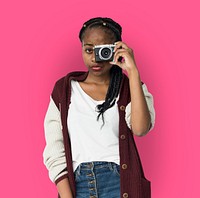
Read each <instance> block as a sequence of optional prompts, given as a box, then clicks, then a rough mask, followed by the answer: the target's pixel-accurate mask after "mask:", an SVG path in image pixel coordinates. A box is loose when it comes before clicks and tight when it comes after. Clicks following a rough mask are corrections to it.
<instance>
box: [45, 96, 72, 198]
mask: <svg viewBox="0 0 200 198" xmlns="http://www.w3.org/2000/svg"><path fill="white" fill-rule="evenodd" d="M44 129H45V140H46V146H45V149H44V151H43V160H44V164H45V166H46V168H47V169H48V171H49V177H50V179H51V181H52V182H54V183H55V184H56V185H57V189H58V192H59V194H61V195H62V196H61V198H64V197H65V196H64V195H66V193H67V192H68V195H69V196H68V197H69V198H70V195H71V193H70V192H71V191H70V187H69V182H68V179H67V164H66V158H65V150H64V144H63V134H62V124H61V117H60V111H59V110H58V108H57V106H56V105H55V103H54V101H53V99H52V98H51V97H50V103H49V106H48V110H47V113H46V116H45V119H44ZM66 191H67V192H66ZM68 197H67V198H68Z"/></svg>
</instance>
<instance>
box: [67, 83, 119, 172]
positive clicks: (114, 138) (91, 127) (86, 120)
mask: <svg viewBox="0 0 200 198" xmlns="http://www.w3.org/2000/svg"><path fill="white" fill-rule="evenodd" d="M71 85H72V92H71V103H70V105H69V111H68V120H67V124H68V131H69V136H70V140H71V148H72V161H73V169H74V171H75V170H76V168H77V166H78V165H79V164H80V163H82V162H91V161H109V162H115V163H117V164H119V138H118V136H119V113H118V106H117V103H116V102H115V105H114V106H113V107H111V108H109V109H107V110H106V111H105V113H104V121H105V124H104V125H103V121H102V118H101V117H100V119H99V120H98V121H97V116H98V114H99V113H98V112H97V111H96V106H97V105H98V104H102V103H103V102H104V101H96V100H94V99H93V98H91V97H90V96H89V95H88V94H86V93H85V92H84V91H83V89H82V88H81V86H80V84H79V83H78V82H77V81H71Z"/></svg>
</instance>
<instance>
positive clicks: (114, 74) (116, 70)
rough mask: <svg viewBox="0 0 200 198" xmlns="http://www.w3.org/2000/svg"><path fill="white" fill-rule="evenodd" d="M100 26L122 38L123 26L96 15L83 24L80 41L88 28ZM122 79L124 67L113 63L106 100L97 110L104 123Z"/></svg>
mask: <svg viewBox="0 0 200 198" xmlns="http://www.w3.org/2000/svg"><path fill="white" fill-rule="evenodd" d="M98 27H101V28H102V29H103V30H105V31H106V32H109V33H110V35H113V36H114V40H115V42H117V41H121V40H122V38H121V34H122V28H121V26H120V25H119V24H118V23H117V22H115V21H113V20H112V19H111V18H102V17H96V18H92V19H90V20H88V21H86V22H85V23H84V24H83V27H82V28H81V30H80V32H79V39H80V41H81V42H82V40H83V38H84V36H85V32H86V30H87V29H90V28H98ZM121 81H122V69H121V68H120V67H118V66H117V65H113V66H112V68H111V69H110V84H109V87H108V91H107V94H106V98H105V101H104V102H103V103H102V104H99V105H97V107H96V110H97V112H99V114H98V116H97V120H99V118H100V116H102V120H103V125H104V123H105V121H104V116H103V114H104V112H105V111H106V110H107V109H109V108H111V107H112V106H113V105H114V104H115V102H116V98H117V96H118V94H119V91H120V85H121Z"/></svg>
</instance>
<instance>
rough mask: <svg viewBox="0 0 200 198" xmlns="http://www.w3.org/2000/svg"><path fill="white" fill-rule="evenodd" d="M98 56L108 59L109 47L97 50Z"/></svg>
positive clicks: (110, 54) (110, 53)
mask: <svg viewBox="0 0 200 198" xmlns="http://www.w3.org/2000/svg"><path fill="white" fill-rule="evenodd" d="M99 56H100V57H101V59H103V60H108V59H110V57H111V56H112V51H111V48H108V47H104V48H101V50H100V51H99Z"/></svg>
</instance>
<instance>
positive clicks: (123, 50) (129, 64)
mask: <svg viewBox="0 0 200 198" xmlns="http://www.w3.org/2000/svg"><path fill="white" fill-rule="evenodd" d="M115 45H116V46H115V49H114V52H115V54H114V58H113V61H111V62H110V63H111V64H115V65H118V66H119V67H121V68H122V69H124V70H126V71H127V72H128V73H129V72H131V71H134V70H137V67H136V63H135V59H134V54H133V50H132V49H131V48H129V47H128V46H127V45H126V44H125V43H124V42H122V41H118V42H116V43H115ZM120 57H122V58H121V61H120V60H119V58H120Z"/></svg>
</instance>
